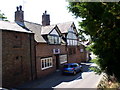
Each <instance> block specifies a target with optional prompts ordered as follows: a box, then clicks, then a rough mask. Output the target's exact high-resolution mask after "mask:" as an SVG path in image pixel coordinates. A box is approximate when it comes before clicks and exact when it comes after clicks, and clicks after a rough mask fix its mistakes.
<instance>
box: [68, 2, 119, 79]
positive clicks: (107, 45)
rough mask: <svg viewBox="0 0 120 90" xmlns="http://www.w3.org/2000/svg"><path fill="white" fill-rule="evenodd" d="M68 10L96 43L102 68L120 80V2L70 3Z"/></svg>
mask: <svg viewBox="0 0 120 90" xmlns="http://www.w3.org/2000/svg"><path fill="white" fill-rule="evenodd" d="M68 9H69V11H70V12H72V13H73V14H74V15H75V16H76V17H81V18H83V20H82V22H79V24H80V26H81V27H82V28H83V29H84V30H85V33H86V34H88V35H90V36H91V39H92V41H93V42H94V44H93V46H92V50H93V52H94V54H96V55H97V56H98V57H99V58H98V60H97V61H98V62H99V64H100V68H101V70H102V71H105V72H106V73H107V74H108V75H115V77H116V78H117V79H118V80H120V72H119V71H120V68H119V66H120V2H112V3H110V2H91V3H87V2H84V3H83V2H70V3H69V6H68Z"/></svg>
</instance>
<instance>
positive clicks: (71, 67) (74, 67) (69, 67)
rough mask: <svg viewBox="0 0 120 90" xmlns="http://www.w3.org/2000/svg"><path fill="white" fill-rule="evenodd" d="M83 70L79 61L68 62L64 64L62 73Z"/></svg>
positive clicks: (74, 72) (73, 72)
mask: <svg viewBox="0 0 120 90" xmlns="http://www.w3.org/2000/svg"><path fill="white" fill-rule="evenodd" d="M81 70H82V65H79V64H78V63H67V64H64V66H63V69H62V73H63V74H65V73H71V74H74V75H75V74H76V73H77V72H80V71H81Z"/></svg>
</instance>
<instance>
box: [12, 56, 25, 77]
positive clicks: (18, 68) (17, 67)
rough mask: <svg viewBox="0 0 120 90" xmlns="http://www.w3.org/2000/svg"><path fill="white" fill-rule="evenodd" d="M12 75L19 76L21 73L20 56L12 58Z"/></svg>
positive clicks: (21, 62) (21, 63)
mask: <svg viewBox="0 0 120 90" xmlns="http://www.w3.org/2000/svg"><path fill="white" fill-rule="evenodd" d="M13 65H14V67H15V68H14V69H15V70H14V75H20V74H22V72H23V61H22V56H16V57H15V58H14V63H13Z"/></svg>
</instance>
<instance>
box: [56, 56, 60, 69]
mask: <svg viewBox="0 0 120 90" xmlns="http://www.w3.org/2000/svg"><path fill="white" fill-rule="evenodd" d="M58 69H60V60H59V55H56V70H58Z"/></svg>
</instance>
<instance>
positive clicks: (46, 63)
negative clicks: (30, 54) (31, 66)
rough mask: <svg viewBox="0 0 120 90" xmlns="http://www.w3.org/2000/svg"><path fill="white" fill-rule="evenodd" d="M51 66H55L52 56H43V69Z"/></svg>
mask: <svg viewBox="0 0 120 90" xmlns="http://www.w3.org/2000/svg"><path fill="white" fill-rule="evenodd" d="M43 65H44V66H43ZM51 67H53V58H52V57H46V58H41V70H45V69H48V68H51Z"/></svg>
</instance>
